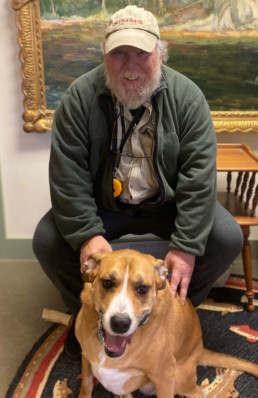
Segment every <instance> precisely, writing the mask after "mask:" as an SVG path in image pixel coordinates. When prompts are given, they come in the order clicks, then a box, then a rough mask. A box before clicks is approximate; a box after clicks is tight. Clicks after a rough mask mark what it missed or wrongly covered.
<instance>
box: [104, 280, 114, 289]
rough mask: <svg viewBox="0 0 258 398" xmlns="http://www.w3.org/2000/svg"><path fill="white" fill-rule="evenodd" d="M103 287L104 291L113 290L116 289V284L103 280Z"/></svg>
mask: <svg viewBox="0 0 258 398" xmlns="http://www.w3.org/2000/svg"><path fill="white" fill-rule="evenodd" d="M102 286H103V287H104V289H106V290H108V289H112V287H114V282H112V281H111V280H110V279H102Z"/></svg>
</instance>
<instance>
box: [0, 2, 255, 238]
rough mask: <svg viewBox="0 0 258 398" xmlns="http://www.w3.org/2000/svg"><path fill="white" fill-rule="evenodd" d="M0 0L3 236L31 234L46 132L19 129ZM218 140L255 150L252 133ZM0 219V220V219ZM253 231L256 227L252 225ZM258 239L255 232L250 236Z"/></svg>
mask: <svg viewBox="0 0 258 398" xmlns="http://www.w3.org/2000/svg"><path fill="white" fill-rule="evenodd" d="M10 3H11V1H10V0H0V10H1V12H0V37H1V40H0V87H1V90H0V162H1V178H2V191H3V203H4V222H5V230H6V238H9V239H19V238H31V237H32V234H33V231H34V228H35V226H36V224H37V222H38V220H39V218H40V217H41V216H42V215H43V214H44V213H45V212H46V211H47V210H48V209H49V207H50V199H49V188H48V159H49V147H50V137H51V134H50V133H43V134H36V133H31V134H27V133H25V132H24V131H23V128H22V126H23V120H22V113H23V105H22V101H23V94H22V91H21V77H20V60H19V56H18V53H19V47H18V44H17V27H16V24H15V12H14V11H13V10H12V8H11V4H10ZM218 140H219V141H220V142H233V141H234V142H239V141H240V142H242V141H246V142H247V144H249V145H251V146H252V148H254V150H255V151H256V152H257V153H258V135H255V134H249V135H241V134H233V135H228V134H223V135H219V136H218ZM0 222H1V221H0ZM256 230H257V229H256ZM254 237H255V239H257V238H258V231H257V232H256V233H255V234H254V233H252V238H254Z"/></svg>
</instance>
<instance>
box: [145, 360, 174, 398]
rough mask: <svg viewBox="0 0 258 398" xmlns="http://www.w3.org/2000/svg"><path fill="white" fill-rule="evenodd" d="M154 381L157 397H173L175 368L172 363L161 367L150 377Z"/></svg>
mask: <svg viewBox="0 0 258 398" xmlns="http://www.w3.org/2000/svg"><path fill="white" fill-rule="evenodd" d="M150 379H151V381H152V382H153V383H154V386H155V390H156V396H157V398H174V394H175V370H174V365H173V366H172V367H167V368H165V369H162V373H161V372H160V371H159V372H157V373H155V374H153V375H152V377H151V378H150Z"/></svg>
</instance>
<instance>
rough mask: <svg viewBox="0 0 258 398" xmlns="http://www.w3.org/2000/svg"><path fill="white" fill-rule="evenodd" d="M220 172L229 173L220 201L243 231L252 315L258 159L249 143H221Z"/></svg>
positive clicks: (257, 199)
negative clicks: (252, 237) (252, 235)
mask: <svg viewBox="0 0 258 398" xmlns="http://www.w3.org/2000/svg"><path fill="white" fill-rule="evenodd" d="M217 169H218V171H226V172H227V187H226V191H224V192H218V201H219V202H220V203H221V204H222V206H224V207H225V208H226V209H227V210H228V211H229V212H230V213H231V214H232V215H233V216H234V218H235V219H236V221H237V222H238V224H239V225H240V227H241V229H242V232H243V238H244V245H243V249H242V260H243V266H244V274H245V281H246V293H245V294H246V297H247V301H248V304H247V309H248V311H251V312H252V311H254V309H255V307H254V305H253V298H254V292H253V284H252V254H251V246H250V242H249V235H250V228H251V227H253V226H257V225H258V218H257V216H256V214H255V211H256V206H257V203H258V183H256V185H255V178H256V174H257V172H258V157H257V156H256V155H255V154H254V153H253V152H252V151H251V149H250V148H249V147H248V146H247V145H245V144H218V156H217ZM233 174H237V176H236V175H234V176H233ZM232 177H235V183H234V185H235V186H234V188H232V187H231V185H232V182H233V181H232V180H233V178H232Z"/></svg>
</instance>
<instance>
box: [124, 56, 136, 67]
mask: <svg viewBox="0 0 258 398" xmlns="http://www.w3.org/2000/svg"><path fill="white" fill-rule="evenodd" d="M125 64H126V66H134V65H136V64H137V57H136V55H135V54H126V57H125Z"/></svg>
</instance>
